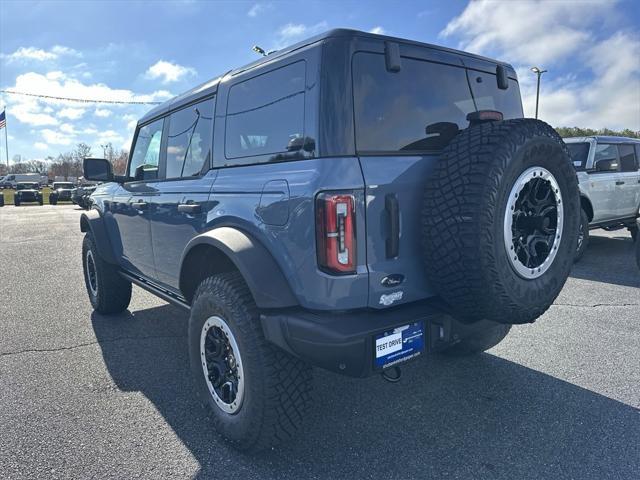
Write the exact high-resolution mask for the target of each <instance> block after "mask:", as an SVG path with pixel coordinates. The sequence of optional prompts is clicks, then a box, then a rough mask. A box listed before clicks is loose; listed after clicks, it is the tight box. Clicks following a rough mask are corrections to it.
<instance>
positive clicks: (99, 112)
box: [93, 108, 112, 118]
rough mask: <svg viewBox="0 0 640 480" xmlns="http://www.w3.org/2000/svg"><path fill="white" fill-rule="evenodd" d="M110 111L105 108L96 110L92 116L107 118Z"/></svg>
mask: <svg viewBox="0 0 640 480" xmlns="http://www.w3.org/2000/svg"><path fill="white" fill-rule="evenodd" d="M111 113H112V112H111V110H109V109H106V108H96V109H95V111H94V112H93V114H94V115H95V116H96V117H102V118H107V117H108V116H110V115H111Z"/></svg>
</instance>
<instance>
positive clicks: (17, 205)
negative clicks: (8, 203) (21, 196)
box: [13, 198, 20, 207]
mask: <svg viewBox="0 0 640 480" xmlns="http://www.w3.org/2000/svg"><path fill="white" fill-rule="evenodd" d="M13 204H14V205H15V206H16V207H19V206H20V200H18V199H17V198H14V200H13Z"/></svg>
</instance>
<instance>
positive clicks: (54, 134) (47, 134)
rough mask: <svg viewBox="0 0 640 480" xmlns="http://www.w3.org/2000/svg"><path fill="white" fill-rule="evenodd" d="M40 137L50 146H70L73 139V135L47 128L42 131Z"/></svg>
mask: <svg viewBox="0 0 640 480" xmlns="http://www.w3.org/2000/svg"><path fill="white" fill-rule="evenodd" d="M42 137H43V138H44V140H45V142H47V143H50V144H52V145H71V144H72V143H73V142H74V139H75V136H74V135H73V134H68V133H63V132H59V131H56V130H51V129H48V128H45V129H44V130H42Z"/></svg>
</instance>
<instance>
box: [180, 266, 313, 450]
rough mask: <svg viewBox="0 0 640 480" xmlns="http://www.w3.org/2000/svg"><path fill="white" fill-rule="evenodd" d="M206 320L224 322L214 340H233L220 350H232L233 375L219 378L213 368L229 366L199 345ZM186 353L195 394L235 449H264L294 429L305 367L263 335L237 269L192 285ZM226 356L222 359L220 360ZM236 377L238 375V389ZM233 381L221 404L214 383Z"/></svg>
mask: <svg viewBox="0 0 640 480" xmlns="http://www.w3.org/2000/svg"><path fill="white" fill-rule="evenodd" d="M212 321H214V322H218V323H219V322H222V324H223V326H224V328H222V329H221V331H222V332H223V333H225V337H221V336H215V338H216V339H220V338H223V339H228V338H229V337H231V338H233V342H231V341H228V342H227V343H226V344H225V345H227V347H228V348H229V349H228V350H227V349H226V347H225V349H224V351H225V352H231V353H233V355H231V356H232V357H233V358H234V361H233V364H234V365H238V364H239V365H240V367H236V368H237V369H238V370H237V371H236V373H235V374H233V375H232V374H231V373H230V374H225V375H229V376H228V377H227V376H223V377H222V378H221V377H220V374H219V373H218V372H220V371H229V370H227V368H231V367H229V364H228V363H227V364H223V368H220V367H219V366H218V367H216V366H217V365H220V362H221V360H220V356H221V355H220V354H213V353H212V351H211V350H209V349H207V347H203V345H205V343H204V342H205V341H206V339H207V338H208V337H207V335H208V333H207V332H208V330H207V329H209V328H212V327H211V326H210V323H211V322H212ZM213 328H216V327H213ZM227 332H229V335H228V336H227ZM203 338H204V339H205V340H203ZM233 345H235V348H237V350H238V352H236V351H235V348H234V347H233ZM210 355H213V358H210ZM189 356H190V359H191V371H192V374H193V376H194V379H195V382H196V388H197V391H198V395H199V396H200V398H201V400H202V402H203V403H204V404H205V405H206V406H207V407H208V410H209V412H210V413H211V414H212V415H211V416H212V418H213V424H214V426H215V428H216V430H217V431H218V432H219V433H220V434H221V435H222V436H224V437H225V438H226V439H227V440H229V441H230V442H231V443H232V444H233V445H234V446H235V447H236V448H238V449H241V450H252V451H257V450H262V449H265V448H270V447H272V446H274V445H276V444H278V443H280V442H282V441H284V440H288V439H289V438H291V437H292V436H293V434H294V433H295V432H296V431H297V430H298V429H299V428H300V426H301V424H302V423H303V420H304V419H305V417H306V411H307V408H308V406H309V404H310V400H311V368H310V367H309V366H308V365H307V364H305V363H303V362H301V361H300V360H298V359H296V358H294V357H292V356H291V355H289V354H287V353H285V352H284V351H282V350H280V349H278V348H276V347H275V346H273V345H272V344H270V343H269V342H268V341H267V340H266V339H265V338H264V335H263V333H262V327H261V324H260V316H259V313H258V310H257V308H256V305H255V303H254V301H253V297H252V296H251V293H250V291H249V289H248V287H247V285H246V284H245V282H244V280H243V278H242V276H241V275H240V274H239V273H237V272H232V273H224V274H220V275H215V276H212V277H209V278H207V279H205V280H204V281H203V282H202V283H201V284H200V286H199V287H198V289H197V291H196V293H195V296H194V300H193V304H192V307H191V317H190V319H189ZM238 357H239V359H240V360H239V361H237V360H235V359H236V358H238ZM228 358H229V357H228V356H226V357H224V360H225V362H227V361H228ZM203 359H205V360H203ZM216 362H217V363H216ZM210 368H211V369H210ZM205 370H206V372H207V373H206V374H205ZM238 371H242V372H243V374H242V376H240V374H239V373H238ZM231 372H233V370H231ZM212 376H213V377H212ZM239 378H244V382H243V384H242V387H240V380H239ZM234 381H235V390H233V389H232V390H231V391H233V392H236V394H235V396H233V395H231V396H230V397H229V398H228V402H227V403H225V402H224V392H222V395H218V393H215V394H214V392H217V390H216V387H215V383H216V382H218V384H222V387H218V388H223V387H224V385H227V384H228V383H229V382H231V383H233V382H234ZM229 388H231V387H229ZM240 392H242V393H240ZM234 401H235V402H237V404H234V403H233V402H234ZM221 402H222V403H221Z"/></svg>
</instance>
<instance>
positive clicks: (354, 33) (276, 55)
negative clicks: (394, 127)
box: [138, 28, 513, 124]
mask: <svg viewBox="0 0 640 480" xmlns="http://www.w3.org/2000/svg"><path fill="white" fill-rule="evenodd" d="M355 37H359V38H372V39H377V40H386V41H392V42H396V43H403V44H406V45H415V46H419V47H426V48H430V49H434V50H440V51H443V52H448V53H452V54H455V55H460V56H464V57H468V58H475V59H479V60H484V61H488V62H492V63H495V64H496V65H504V66H505V67H508V68H509V69H511V70H513V67H512V66H511V65H510V64H508V63H505V62H500V61H498V60H494V59H492V58H487V57H483V56H481V55H475V54H472V53H468V52H464V51H461V50H455V49H453V48H448V47H442V46H439V45H433V44H430V43H424V42H418V41H416V40H408V39H405V38H400V37H391V36H388V35H379V34H377V33H369V32H362V31H360V30H352V29H348V28H336V29H333V30H329V31H327V32H324V33H321V34H319V35H315V36H313V37H310V38H307V39H306V40H302V41H300V42H298V43H295V44H293V45H290V46H288V47H285V48H283V49H281V50H277V51H276V52H273V53H272V54H270V55H267V56H263V57H261V58H259V59H257V60H255V61H253V62H250V63H248V64H246V65H243V66H241V67H237V68H234V69H231V70H229V71H228V72H227V73H225V74H223V75H220V76H218V77H215V78H213V79H211V80H208V81H206V82H204V83H202V84H200V85H197V86H195V87H193V88H192V89H190V90H187V91H186V92H184V93H182V94H180V95H178V96H176V97H173V98H171V99H169V100H167V101H166V102H164V103H162V104H161V105H158V106H157V107H154V108H153V109H151V110H150V111H148V112H147V113H146V114H145V115H144V116H143V117H142V118H141V119H140V120H139V121H138V124H141V123H146V122H147V121H149V120H151V119H153V118H155V117H157V116H159V115H162V114H163V113H165V112H167V111H169V110H171V109H173V108H175V107H178V106H180V105H183V104H184V105H186V104H188V103H189V102H191V101H193V100H195V99H198V98H203V97H206V96H207V95H211V94H213V93H215V92H216V90H217V88H218V85H219V83H220V82H221V81H222V80H223V79H225V78H228V77H232V76H234V75H238V74H240V73H242V72H245V71H247V70H252V69H254V68H257V67H260V66H261V65H264V64H267V63H271V62H274V61H276V60H280V59H282V58H284V57H286V56H287V55H288V54H290V53H292V52H294V51H296V50H299V49H301V48H304V47H307V46H309V45H312V44H314V43H318V42H320V41H322V40H325V39H329V38H355Z"/></svg>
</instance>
